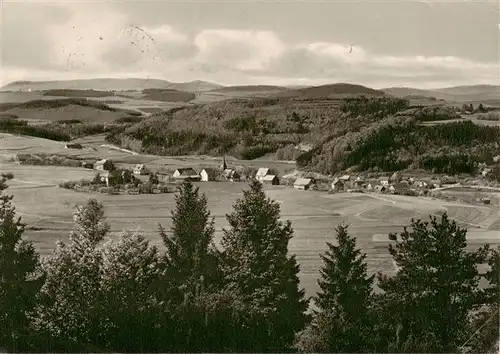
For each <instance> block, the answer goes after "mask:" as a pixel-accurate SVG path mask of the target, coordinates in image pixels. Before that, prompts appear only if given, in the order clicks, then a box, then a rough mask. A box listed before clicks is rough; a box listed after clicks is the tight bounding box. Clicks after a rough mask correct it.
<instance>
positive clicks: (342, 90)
mask: <svg viewBox="0 0 500 354" xmlns="http://www.w3.org/2000/svg"><path fill="white" fill-rule="evenodd" d="M353 95H365V96H384V95H385V93H384V92H382V91H379V90H375V89H372V88H369V87H366V86H362V85H355V84H346V83H337V84H330V85H321V86H313V87H306V88H301V89H296V90H289V89H287V90H286V91H282V92H278V93H276V94H275V95H273V96H274V97H290V98H292V97H297V98H321V97H331V96H339V97H342V96H353Z"/></svg>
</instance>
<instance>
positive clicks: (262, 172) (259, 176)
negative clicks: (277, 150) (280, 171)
mask: <svg viewBox="0 0 500 354" xmlns="http://www.w3.org/2000/svg"><path fill="white" fill-rule="evenodd" d="M270 173H271V171H270V169H269V168H266V167H261V168H259V169H258V170H257V173H256V175H255V179H256V180H257V181H260V182H262V181H263V180H264V178H265V177H266V176H268V175H269V174H270Z"/></svg>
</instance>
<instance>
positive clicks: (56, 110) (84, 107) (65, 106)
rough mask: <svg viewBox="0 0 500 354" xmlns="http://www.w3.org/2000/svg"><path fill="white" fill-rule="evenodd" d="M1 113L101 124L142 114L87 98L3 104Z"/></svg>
mask: <svg viewBox="0 0 500 354" xmlns="http://www.w3.org/2000/svg"><path fill="white" fill-rule="evenodd" d="M0 112H2V113H3V115H5V114H10V115H16V116H17V117H19V118H21V119H35V120H46V121H62V120H79V121H83V122H85V121H90V122H100V123H102V122H110V121H115V120H116V119H120V118H123V117H129V116H131V115H134V116H137V115H141V113H140V112H134V111H131V110H127V109H119V108H114V107H110V106H109V105H107V104H104V103H102V102H99V101H95V100H88V99H85V98H65V99H53V100H32V101H28V102H20V103H1V104H0Z"/></svg>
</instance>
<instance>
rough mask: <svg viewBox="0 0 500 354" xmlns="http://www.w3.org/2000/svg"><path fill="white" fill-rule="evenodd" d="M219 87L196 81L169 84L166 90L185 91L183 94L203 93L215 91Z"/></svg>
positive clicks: (211, 83)
mask: <svg viewBox="0 0 500 354" xmlns="http://www.w3.org/2000/svg"><path fill="white" fill-rule="evenodd" d="M221 87H223V86H222V85H219V84H215V83H213V82H208V81H201V80H196V81H189V82H177V83H171V84H170V86H169V87H168V88H169V89H172V90H178V91H185V92H205V91H211V90H216V89H219V88H221Z"/></svg>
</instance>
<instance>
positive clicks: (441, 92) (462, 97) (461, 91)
mask: <svg viewBox="0 0 500 354" xmlns="http://www.w3.org/2000/svg"><path fill="white" fill-rule="evenodd" d="M382 91H384V92H385V93H387V94H389V95H392V96H395V97H401V98H405V97H408V96H421V97H422V96H424V97H435V98H436V99H438V100H445V101H447V102H450V103H465V102H467V103H468V102H472V103H474V102H484V103H486V104H490V105H500V86H496V85H468V86H455V87H447V88H441V89H430V90H422V89H415V88H410V87H389V88H385V89H382Z"/></svg>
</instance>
